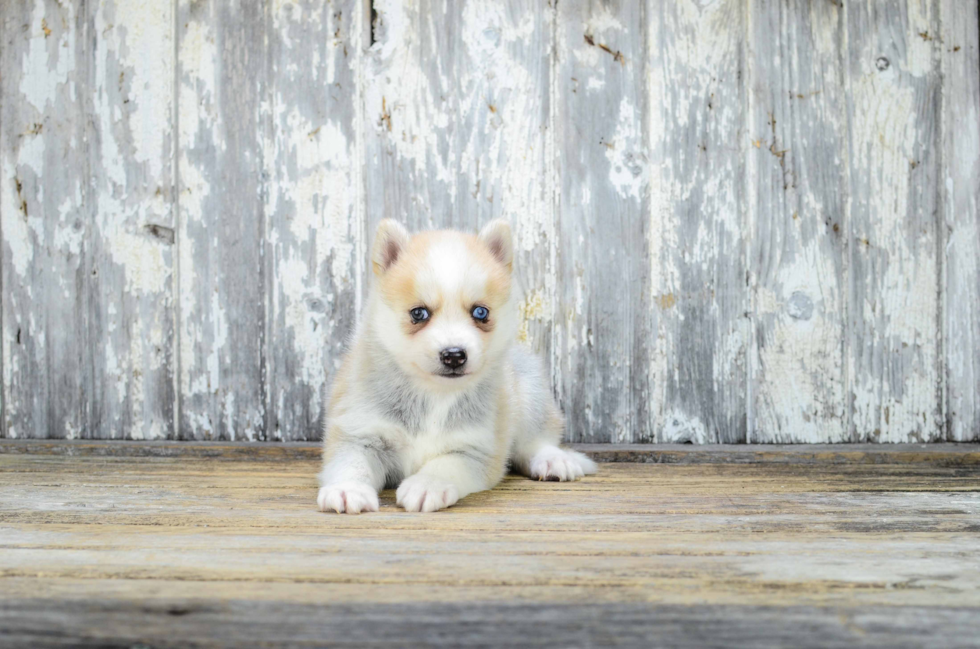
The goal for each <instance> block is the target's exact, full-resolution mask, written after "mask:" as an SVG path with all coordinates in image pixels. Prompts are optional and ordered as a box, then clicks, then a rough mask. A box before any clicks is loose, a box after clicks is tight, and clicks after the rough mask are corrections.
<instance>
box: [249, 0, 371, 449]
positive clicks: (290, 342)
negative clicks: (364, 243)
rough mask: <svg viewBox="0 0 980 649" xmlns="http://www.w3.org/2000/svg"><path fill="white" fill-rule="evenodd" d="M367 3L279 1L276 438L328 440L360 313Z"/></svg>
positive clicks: (273, 251) (274, 202)
mask: <svg viewBox="0 0 980 649" xmlns="http://www.w3.org/2000/svg"><path fill="white" fill-rule="evenodd" d="M361 5H362V3H361V2H360V0H337V1H333V2H326V3H324V2H313V1H312V0H303V1H300V2H282V3H275V4H273V5H272V6H271V7H270V9H269V11H270V17H271V20H270V21H269V25H270V31H269V47H270V53H269V57H270V66H271V74H270V76H269V79H270V83H269V90H268V92H269V95H268V98H267V99H266V101H267V102H268V110H269V118H270V120H271V126H270V128H268V129H267V131H266V132H267V133H269V134H270V141H269V142H268V144H267V146H266V149H267V157H266V161H265V164H266V174H267V176H268V178H269V190H268V192H267V194H266V206H265V212H266V219H267V222H268V226H267V231H268V233H269V237H268V242H267V246H266V250H267V253H268V258H267V263H268V265H269V266H268V271H267V272H268V273H269V277H270V279H271V281H270V283H269V291H270V296H269V298H268V301H269V309H270V310H269V330H270V332H269V342H270V344H269V347H268V350H267V359H266V365H267V367H266V372H267V376H268V382H269V386H268V394H269V399H270V402H271V403H270V404H269V409H270V413H271V416H270V428H269V437H270V439H276V440H299V439H319V437H320V430H321V429H320V427H319V426H318V421H319V419H320V417H321V415H322V410H323V403H322V397H323V392H324V390H323V388H324V385H325V383H326V381H327V380H328V378H329V377H330V376H331V375H332V373H333V371H334V370H336V369H337V367H338V366H339V363H340V357H341V355H342V353H343V351H344V347H345V344H346V341H347V338H348V337H349V335H350V334H351V332H352V331H353V329H354V324H355V321H356V317H357V313H356V303H357V292H358V290H359V288H360V287H359V286H358V281H357V277H358V267H359V266H360V265H361V264H363V263H364V259H363V258H362V257H361V256H359V255H358V254H357V251H358V250H357V242H358V241H359V240H360V239H361V238H363V232H362V229H363V225H362V224H360V223H359V222H358V213H359V209H358V205H357V201H359V200H361V199H362V198H363V197H362V195H361V192H360V191H359V188H358V186H357V181H358V179H359V178H360V173H359V171H360V169H359V168H360V166H361V164H362V161H361V159H360V156H359V150H358V147H357V133H356V109H357V102H358V100H359V94H358V92H359V90H358V88H357V72H358V70H357V67H356V60H357V57H358V56H359V54H360V50H361V38H360V35H361V30H362V29H363V28H364V25H363V20H362V15H361V14H362V12H361V9H362V6H361Z"/></svg>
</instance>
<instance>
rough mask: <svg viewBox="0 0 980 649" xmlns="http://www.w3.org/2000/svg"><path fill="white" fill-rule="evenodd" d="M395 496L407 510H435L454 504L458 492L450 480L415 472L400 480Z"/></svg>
mask: <svg viewBox="0 0 980 649" xmlns="http://www.w3.org/2000/svg"><path fill="white" fill-rule="evenodd" d="M395 498H396V500H397V502H398V504H399V505H401V506H402V507H404V508H405V511H407V512H435V511H439V510H440V509H445V508H446V507H452V506H453V505H455V504H456V501H457V500H459V492H458V491H456V485H454V484H452V483H451V482H444V481H442V480H438V479H436V478H432V477H429V476H425V475H420V474H418V473H416V474H415V475H413V476H410V477H408V478H405V480H403V481H402V483H401V484H400V485H399V486H398V491H396V492H395Z"/></svg>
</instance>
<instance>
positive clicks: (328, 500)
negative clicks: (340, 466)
mask: <svg viewBox="0 0 980 649" xmlns="http://www.w3.org/2000/svg"><path fill="white" fill-rule="evenodd" d="M316 504H317V505H318V506H319V507H320V511H321V512H328V511H330V510H333V511H335V512H337V513H338V514H343V513H344V512H347V513H348V514H360V513H361V512H376V511H378V493H377V492H376V491H375V490H374V489H373V488H372V487H371V485H366V484H364V483H361V482H341V483H339V484H332V485H327V486H325V487H320V493H319V494H317V497H316Z"/></svg>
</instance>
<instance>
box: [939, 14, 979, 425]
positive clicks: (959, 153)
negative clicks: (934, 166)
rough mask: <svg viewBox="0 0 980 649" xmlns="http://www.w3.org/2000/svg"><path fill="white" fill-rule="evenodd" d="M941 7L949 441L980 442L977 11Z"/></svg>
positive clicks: (945, 330)
mask: <svg viewBox="0 0 980 649" xmlns="http://www.w3.org/2000/svg"><path fill="white" fill-rule="evenodd" d="M941 8H942V25H943V39H942V42H941V43H940V47H941V50H942V66H943V79H944V86H943V95H944V106H943V108H944V110H943V117H942V119H943V153H944V155H943V158H944V165H943V167H944V174H943V189H944V191H945V208H946V209H945V215H944V216H945V229H946V233H945V234H946V242H947V243H946V247H945V251H946V259H945V262H946V263H945V268H944V271H945V272H944V275H945V281H946V286H945V289H946V295H945V302H946V304H945V312H946V322H945V323H944V327H945V329H944V335H945V341H944V343H945V360H946V385H947V422H948V439H949V440H950V441H955V442H969V441H980V200H978V193H980V44H978V32H980V29H978V25H980V16H978V15H977V4H976V3H975V2H959V1H958V0H944V1H943V3H942V7H941Z"/></svg>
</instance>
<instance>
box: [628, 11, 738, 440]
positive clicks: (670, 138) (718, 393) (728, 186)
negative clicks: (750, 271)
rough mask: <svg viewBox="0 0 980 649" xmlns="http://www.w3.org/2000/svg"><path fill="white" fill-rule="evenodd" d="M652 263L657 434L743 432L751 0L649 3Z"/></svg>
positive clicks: (727, 436)
mask: <svg viewBox="0 0 980 649" xmlns="http://www.w3.org/2000/svg"><path fill="white" fill-rule="evenodd" d="M649 20H650V28H649V29H650V36H649V43H650V46H649V51H648V54H647V57H648V61H649V63H648V65H649V71H648V76H649V78H650V87H649V114H650V116H651V117H650V119H651V122H650V125H649V129H650V133H651V138H652V140H651V141H652V143H651V188H650V200H651V212H650V219H651V224H650V232H649V234H650V261H649V263H650V269H651V270H650V272H651V275H652V279H651V288H650V290H651V292H652V293H653V295H654V302H655V306H653V307H652V308H654V309H655V310H656V312H657V317H658V318H659V322H660V323H659V325H658V330H657V340H656V346H655V355H654V360H653V362H652V372H653V373H654V379H653V382H654V385H655V386H656V394H657V395H658V396H657V399H658V401H659V404H658V405H657V406H656V411H657V413H658V418H657V429H658V431H657V441H660V442H683V441H691V442H695V443H700V444H704V443H713V442H726V443H734V442H745V441H746V430H747V418H748V412H747V409H746V403H747V399H748V394H747V392H746V386H747V378H748V374H747V365H746V363H747V357H746V355H747V350H748V345H749V338H750V329H749V320H748V319H747V318H746V314H747V313H748V312H749V305H750V291H749V288H748V286H747V282H746V280H747V277H746V271H747V268H746V261H745V249H744V248H745V246H744V242H745V241H747V240H748V238H749V236H750V234H749V233H748V232H747V231H746V230H745V199H744V196H743V193H744V190H743V187H742V183H741V182H740V181H741V179H742V177H743V173H744V171H743V168H744V158H745V155H746V147H747V146H748V142H747V141H746V140H747V138H746V137H745V128H746V123H745V114H744V106H745V88H744V85H745V81H744V73H745V72H744V65H745V63H744V58H745V51H744V50H745V47H746V44H745V42H744V33H745V32H744V30H745V28H746V22H745V16H744V3H741V2H736V1H734V0H723V1H721V2H714V3H700V2H693V1H691V0H685V1H684V2H670V3H656V2H655V3H652V5H651V10H650V16H649Z"/></svg>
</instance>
